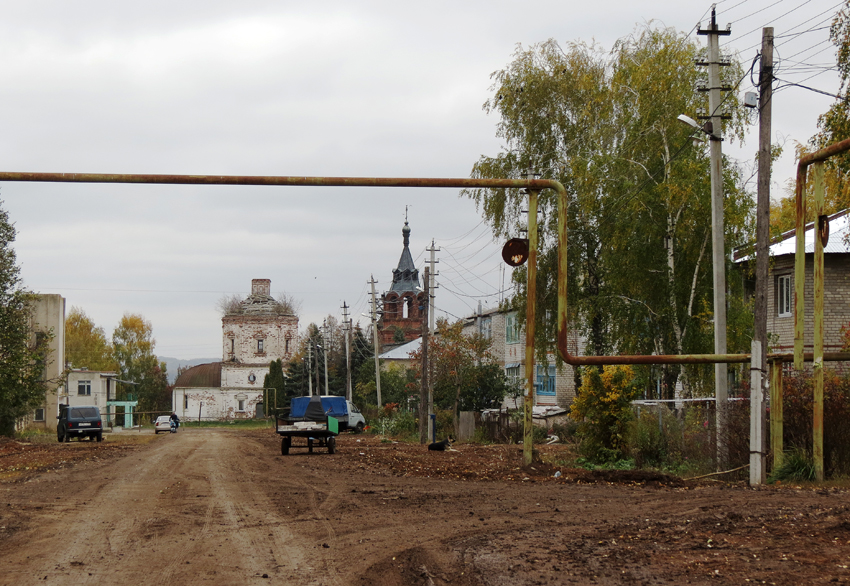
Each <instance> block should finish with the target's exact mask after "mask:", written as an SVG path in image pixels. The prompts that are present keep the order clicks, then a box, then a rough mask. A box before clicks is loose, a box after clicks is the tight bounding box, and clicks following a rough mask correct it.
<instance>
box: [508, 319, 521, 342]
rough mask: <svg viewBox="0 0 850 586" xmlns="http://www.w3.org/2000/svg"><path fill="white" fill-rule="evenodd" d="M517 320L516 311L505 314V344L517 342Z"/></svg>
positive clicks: (518, 340)
mask: <svg viewBox="0 0 850 586" xmlns="http://www.w3.org/2000/svg"><path fill="white" fill-rule="evenodd" d="M519 343H520V339H519V321H518V318H517V314H516V313H509V314H507V315H506V316H505V344H519Z"/></svg>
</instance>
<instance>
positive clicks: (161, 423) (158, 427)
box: [153, 415, 171, 433]
mask: <svg viewBox="0 0 850 586" xmlns="http://www.w3.org/2000/svg"><path fill="white" fill-rule="evenodd" d="M160 431H168V432H170V431H171V417H169V416H168V415H160V416H159V417H157V418H156V421H154V423H153V432H154V433H159V432H160Z"/></svg>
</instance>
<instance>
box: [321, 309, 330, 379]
mask: <svg viewBox="0 0 850 586" xmlns="http://www.w3.org/2000/svg"><path fill="white" fill-rule="evenodd" d="M322 355H323V356H324V358H325V394H326V395H330V394H331V392H330V390H329V389H328V320H324V321H323V322H322Z"/></svg>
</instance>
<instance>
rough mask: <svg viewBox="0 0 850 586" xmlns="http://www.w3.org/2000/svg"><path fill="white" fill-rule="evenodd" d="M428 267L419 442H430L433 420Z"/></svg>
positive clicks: (426, 268) (426, 271)
mask: <svg viewBox="0 0 850 586" xmlns="http://www.w3.org/2000/svg"><path fill="white" fill-rule="evenodd" d="M428 275H429V271H428V267H425V275H424V278H423V279H422V284H423V285H424V286H425V303H424V304H423V305H422V312H423V313H422V386H421V388H420V389H419V443H420V444H427V443H428V424H429V422H430V420H431V412H430V410H429V407H430V406H429V404H428V395H429V392H428V391H429V389H430V385H429V382H428V381H429V377H428V370H429V368H428V365H429V361H428V300H429V297H430V291H429V289H430V287H429V284H430V280H429V279H428Z"/></svg>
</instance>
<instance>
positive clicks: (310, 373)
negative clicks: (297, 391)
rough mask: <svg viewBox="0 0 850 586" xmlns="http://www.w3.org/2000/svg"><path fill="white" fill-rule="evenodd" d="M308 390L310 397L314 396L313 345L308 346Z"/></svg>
mask: <svg viewBox="0 0 850 586" xmlns="http://www.w3.org/2000/svg"><path fill="white" fill-rule="evenodd" d="M307 389H308V391H309V392H308V396H309V397H312V396H313V343H312V342H310V343H309V344H308V345H307Z"/></svg>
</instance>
